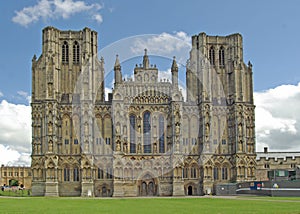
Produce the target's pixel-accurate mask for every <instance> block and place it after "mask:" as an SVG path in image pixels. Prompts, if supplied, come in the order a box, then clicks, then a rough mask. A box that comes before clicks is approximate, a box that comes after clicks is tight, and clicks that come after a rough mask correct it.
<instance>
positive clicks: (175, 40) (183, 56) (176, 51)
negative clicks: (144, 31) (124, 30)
mask: <svg viewBox="0 0 300 214" xmlns="http://www.w3.org/2000/svg"><path fill="white" fill-rule="evenodd" d="M145 48H146V49H148V52H149V54H150V55H156V56H163V57H166V58H170V59H172V57H173V56H176V58H177V62H179V63H181V64H185V63H186V60H187V59H188V57H189V51H190V49H191V38H190V36H188V35H187V34H186V33H185V32H182V31H180V32H175V33H174V34H169V33H166V32H164V33H161V34H158V35H147V36H146V37H139V38H136V40H135V41H134V44H133V45H132V46H131V47H130V50H131V52H132V53H134V54H136V53H141V50H144V49H145Z"/></svg>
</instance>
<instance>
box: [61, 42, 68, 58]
mask: <svg viewBox="0 0 300 214" xmlns="http://www.w3.org/2000/svg"><path fill="white" fill-rule="evenodd" d="M61 56H62V59H61V60H62V63H68V62H69V46H68V43H67V42H66V41H64V44H63V45H62V55H61Z"/></svg>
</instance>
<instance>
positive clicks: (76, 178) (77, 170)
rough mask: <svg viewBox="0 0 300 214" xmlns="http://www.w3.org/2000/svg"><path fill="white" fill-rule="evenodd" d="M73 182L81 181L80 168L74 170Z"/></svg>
mask: <svg viewBox="0 0 300 214" xmlns="http://www.w3.org/2000/svg"><path fill="white" fill-rule="evenodd" d="M73 180H74V181H79V169H78V168H74V169H73Z"/></svg>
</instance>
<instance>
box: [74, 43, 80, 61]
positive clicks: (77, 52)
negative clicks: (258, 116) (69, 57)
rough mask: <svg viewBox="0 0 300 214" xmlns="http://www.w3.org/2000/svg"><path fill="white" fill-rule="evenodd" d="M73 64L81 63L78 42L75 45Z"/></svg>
mask: <svg viewBox="0 0 300 214" xmlns="http://www.w3.org/2000/svg"><path fill="white" fill-rule="evenodd" d="M73 63H79V44H78V42H77V41H75V42H74V45H73Z"/></svg>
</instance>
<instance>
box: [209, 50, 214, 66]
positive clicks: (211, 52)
mask: <svg viewBox="0 0 300 214" xmlns="http://www.w3.org/2000/svg"><path fill="white" fill-rule="evenodd" d="M209 62H210V64H211V65H215V49H214V48H213V47H210V49H209Z"/></svg>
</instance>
